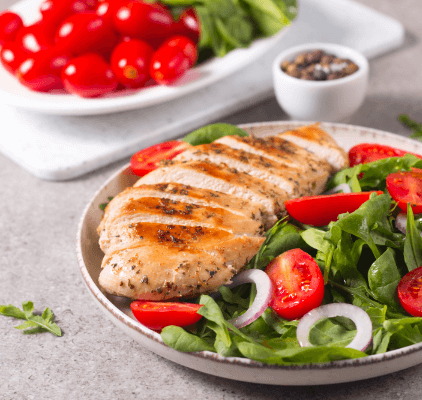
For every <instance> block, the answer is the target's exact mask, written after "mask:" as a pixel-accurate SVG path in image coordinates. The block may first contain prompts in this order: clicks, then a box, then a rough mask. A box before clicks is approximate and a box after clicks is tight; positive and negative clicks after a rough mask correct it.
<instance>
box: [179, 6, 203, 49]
mask: <svg viewBox="0 0 422 400" xmlns="http://www.w3.org/2000/svg"><path fill="white" fill-rule="evenodd" d="M173 33H174V34H179V35H184V36H187V37H188V38H189V39H191V40H193V41H194V42H195V43H198V41H199V36H200V33H201V30H200V25H199V20H198V16H197V15H196V12H195V10H194V8H192V7H190V8H187V9H186V10H185V11H183V12H182V14H180V17H179V19H178V20H177V22H176V24H175V28H174V30H173Z"/></svg>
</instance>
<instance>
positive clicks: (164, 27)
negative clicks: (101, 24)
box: [114, 0, 173, 39]
mask: <svg viewBox="0 0 422 400" xmlns="http://www.w3.org/2000/svg"><path fill="white" fill-rule="evenodd" d="M114 27H115V29H116V30H117V31H118V32H120V33H121V34H123V35H127V36H130V37H132V38H137V39H150V38H157V37H168V36H169V35H170V34H171V29H172V27H173V17H172V15H171V14H170V12H169V11H168V10H167V9H166V8H165V7H164V6H162V5H160V4H155V3H146V2H143V1H140V0H124V1H122V3H121V4H120V7H119V8H118V9H117V12H116V14H115V16H114Z"/></svg>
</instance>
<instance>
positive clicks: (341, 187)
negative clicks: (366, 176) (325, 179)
mask: <svg viewBox="0 0 422 400" xmlns="http://www.w3.org/2000/svg"><path fill="white" fill-rule="evenodd" d="M338 192H343V193H352V189H350V186H349V185H348V184H347V183H341V184H340V185H337V186H335V187H333V188H332V189H330V190H327V191H326V192H324V193H323V194H335V193H338Z"/></svg>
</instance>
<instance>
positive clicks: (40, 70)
mask: <svg viewBox="0 0 422 400" xmlns="http://www.w3.org/2000/svg"><path fill="white" fill-rule="evenodd" d="M68 61H69V55H67V54H64V53H61V52H59V51H57V50H56V49H48V50H43V51H39V52H38V53H34V54H30V55H29V56H28V58H27V59H26V60H25V61H23V63H22V64H21V65H20V66H19V68H18V70H17V71H16V76H17V77H18V79H19V82H20V83H21V84H22V85H24V86H26V87H27V88H29V89H31V90H35V91H38V92H46V91H48V90H52V89H59V88H63V85H62V81H61V79H60V75H61V71H62V69H63V68H64V66H65V65H66V64H67V63H68Z"/></svg>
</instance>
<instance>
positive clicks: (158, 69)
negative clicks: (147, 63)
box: [151, 36, 197, 85]
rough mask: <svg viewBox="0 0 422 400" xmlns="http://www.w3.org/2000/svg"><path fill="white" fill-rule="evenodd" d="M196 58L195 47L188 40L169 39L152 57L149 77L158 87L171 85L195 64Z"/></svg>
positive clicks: (179, 37)
mask: <svg viewBox="0 0 422 400" xmlns="http://www.w3.org/2000/svg"><path fill="white" fill-rule="evenodd" d="M196 58H197V50H196V46H195V44H194V43H193V42H192V41H191V40H190V39H188V38H186V37H181V36H177V37H174V38H170V39H168V40H167V41H166V42H164V43H163V44H162V45H161V46H160V48H159V49H158V50H157V51H156V52H155V54H154V56H153V57H152V61H151V77H152V78H153V79H154V80H155V81H156V82H157V83H159V84H160V85H168V84H170V83H173V82H174V81H175V80H177V79H178V78H180V77H181V76H182V75H183V74H184V73H185V72H186V71H187V70H188V69H189V68H190V67H191V66H192V65H193V64H194V63H195V62H196Z"/></svg>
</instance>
